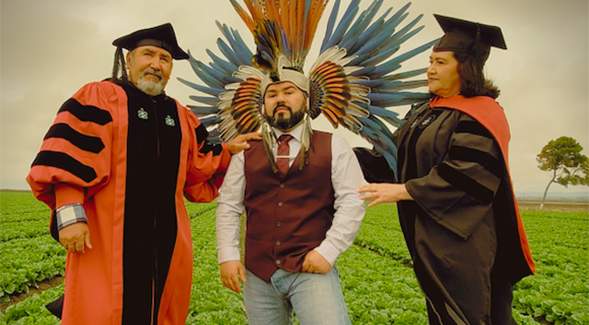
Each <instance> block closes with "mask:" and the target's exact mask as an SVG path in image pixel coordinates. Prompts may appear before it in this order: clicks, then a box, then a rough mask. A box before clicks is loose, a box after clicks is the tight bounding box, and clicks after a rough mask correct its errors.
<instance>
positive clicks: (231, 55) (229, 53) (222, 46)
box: [217, 38, 241, 66]
mask: <svg viewBox="0 0 589 325" xmlns="http://www.w3.org/2000/svg"><path fill="white" fill-rule="evenodd" d="M217 46H219V50H221V53H223V55H225V57H226V58H227V59H228V60H229V62H231V63H233V64H235V65H236V66H239V65H240V61H241V60H240V58H239V57H238V56H237V54H236V53H235V52H234V51H233V50H232V49H231V48H230V47H229V46H228V45H227V43H225V41H223V40H222V39H220V38H218V39H217Z"/></svg>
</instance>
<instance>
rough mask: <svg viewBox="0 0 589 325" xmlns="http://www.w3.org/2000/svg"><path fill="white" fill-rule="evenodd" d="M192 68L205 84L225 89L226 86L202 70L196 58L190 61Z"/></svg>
mask: <svg viewBox="0 0 589 325" xmlns="http://www.w3.org/2000/svg"><path fill="white" fill-rule="evenodd" d="M189 62H190V66H191V67H192V71H194V73H195V74H196V75H197V76H198V77H199V78H200V80H202V81H203V82H204V83H205V84H207V85H209V86H210V87H211V88H223V87H225V85H224V84H223V83H222V82H220V81H219V80H217V79H215V78H213V77H212V76H210V75H209V74H208V73H206V71H204V70H202V69H201V65H200V64H199V62H198V61H197V60H195V59H194V58H192V57H191V58H190V59H189Z"/></svg>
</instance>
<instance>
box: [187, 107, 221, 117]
mask: <svg viewBox="0 0 589 325" xmlns="http://www.w3.org/2000/svg"><path fill="white" fill-rule="evenodd" d="M186 107H188V108H190V110H191V111H192V113H194V115H196V116H198V117H204V116H207V115H211V114H217V113H218V112H219V108H218V107H217V106H194V105H186Z"/></svg>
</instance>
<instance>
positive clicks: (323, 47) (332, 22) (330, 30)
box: [320, 0, 340, 53]
mask: <svg viewBox="0 0 589 325" xmlns="http://www.w3.org/2000/svg"><path fill="white" fill-rule="evenodd" d="M339 5H340V0H336V1H335V3H334V4H333V9H332V10H331V15H329V20H328V22H327V27H326V30H325V37H323V42H321V50H320V52H321V53H323V52H325V50H327V43H328V42H329V39H330V38H331V34H332V33H333V26H334V25H335V20H336V18H337V13H338V11H339Z"/></svg>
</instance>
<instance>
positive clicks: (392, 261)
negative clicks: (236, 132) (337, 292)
mask: <svg viewBox="0 0 589 325" xmlns="http://www.w3.org/2000/svg"><path fill="white" fill-rule="evenodd" d="M2 198H3V199H4V197H2ZM3 204H4V201H3ZM187 208H188V210H189V215H190V216H191V226H192V232H193V246H194V273H193V287H192V297H191V305H190V312H189V316H188V322H187V324H246V323H247V321H246V319H245V316H244V311H243V303H242V299H241V296H240V295H238V294H235V293H233V292H232V291H230V290H229V289H226V288H225V287H223V286H222V284H221V281H220V279H219V268H218V265H217V259H216V251H215V246H216V245H215V242H216V239H215V217H214V214H215V204H214V203H210V204H188V205H187ZM3 210H4V207H3ZM41 212H42V213H43V214H45V212H44V211H41ZM45 215H46V214H45ZM569 216H570V218H569ZM3 217H4V215H3ZM42 218H45V217H42ZM42 218H39V220H41V219H42ZM523 218H524V223H525V225H526V230H527V232H528V237H529V240H530V245H531V248H532V252H533V255H534V259H535V261H536V265H537V269H538V274H537V275H535V276H531V277H527V278H525V279H524V280H522V281H520V282H519V283H518V284H517V285H516V287H514V317H515V318H516V321H517V322H518V323H519V324H524V325H531V324H537V323H536V322H535V321H534V320H533V319H532V316H534V317H539V318H543V319H545V320H546V321H548V322H550V323H556V324H589V318H588V317H589V316H588V315H589V307H587V306H589V301H588V299H589V298H588V297H589V284H587V279H588V275H589V271H588V270H589V265H588V260H589V254H588V252H587V250H588V247H589V244H588V242H587V241H588V238H587V235H586V234H587V233H588V232H589V231H588V230H589V229H588V224H589V220H587V219H588V217H587V214H575V213H547V212H540V213H539V212H527V211H526V212H523ZM32 220H35V219H32ZM45 220H46V219H45ZM31 222H32V221H31ZM14 224H16V223H14ZM23 224H24V223H23ZM32 224H35V222H32ZM0 226H2V222H0ZM39 227H40V225H39ZM43 238H44V239H43ZM36 241H38V242H36ZM13 242H14V243H15V244H14V245H15V246H14V247H13V248H14V249H17V248H18V247H21V248H20V249H21V250H19V251H18V253H12V251H11V248H10V247H9V246H8V245H10V244H12V243H13ZM19 242H20V246H19V244H18V243H19ZM27 242H28V243H29V244H26V243H27ZM50 244H53V245H54V248H52V249H55V251H52V250H51V249H50V248H46V249H45V250H46V251H47V254H46V255H43V257H42V258H41V259H46V260H50V256H52V257H51V258H53V256H54V255H56V257H55V258H56V259H57V260H60V261H61V263H63V259H64V258H63V255H64V253H63V249H61V248H60V246H59V245H58V244H57V243H54V242H53V241H52V239H51V238H50V237H49V236H43V237H38V238H32V239H31V238H22V237H20V238H17V239H14V240H11V241H10V242H0V253H2V256H3V257H4V256H16V255H22V256H23V258H25V257H26V255H27V254H29V255H34V253H37V252H38V251H39V252H41V251H43V248H41V249H39V247H44V246H43V245H48V246H47V247H51V245H50ZM27 245H28V248H29V251H32V250H31V249H30V248H31V247H34V251H35V252H29V253H27V252H25V250H26V249H25V247H27ZM23 249H25V250H23ZM15 252H17V251H15ZM60 252H62V253H60ZM6 254H8V255H6ZM60 254H62V255H61V256H60ZM28 258H29V259H30V260H29V261H32V260H31V257H28ZM5 260H11V259H6V258H3V259H2V262H3V263H4V261H5ZM25 260H26V258H25ZM33 260H34V259H33ZM409 261H410V258H409V254H408V252H407V249H406V247H405V243H404V239H403V235H402V232H401V230H400V227H399V223H398V217H397V215H396V208H395V207H394V206H386V205H385V206H377V207H374V208H370V209H369V210H368V213H367V215H366V218H365V220H364V222H363V225H362V228H361V231H360V233H359V235H358V237H357V240H356V246H353V247H352V248H351V249H350V250H349V251H348V252H346V253H345V254H344V255H342V256H341V258H340V259H339V260H338V268H339V271H340V276H341V281H342V288H343V290H344V296H345V299H346V302H347V305H348V310H349V313H350V317H351V319H352V322H353V323H354V324H377V323H390V322H392V321H394V322H395V323H397V324H419V323H426V312H425V299H424V297H423V295H422V294H421V291H420V290H419V286H418V284H417V281H416V279H415V277H414V275H413V271H412V270H411V268H410V267H407V266H410V263H409ZM20 263H22V264H20V266H19V264H15V265H12V266H11V265H3V264H2V265H0V271H1V273H0V283H1V280H2V279H3V278H4V277H6V276H8V275H9V274H11V272H12V271H15V270H17V269H26V268H27V267H23V265H28V264H30V263H31V262H27V261H23V262H20ZM11 270H12V271H11ZM61 270H63V266H61ZM12 273H14V272H12ZM14 281H17V280H14ZM17 282H18V281H17ZM15 283H16V282H15ZM27 283H30V281H29V282H27ZM33 283H34V282H33ZM29 285H30V284H29ZM33 285H34V284H33ZM15 292H16V290H15ZM41 296H43V295H41ZM31 299H33V298H29V299H27V300H25V301H23V302H21V303H19V304H17V305H15V306H12V307H10V308H9V309H8V310H7V311H6V315H5V316H2V315H0V324H1V323H2V317H4V319H5V321H6V322H8V323H13V322H16V321H17V320H18V322H17V324H37V323H39V324H53V323H51V322H48V323H47V322H45V321H44V320H43V321H41V320H39V319H44V318H43V317H48V318H49V319H51V318H52V316H50V315H48V314H47V313H45V309H44V308H38V309H35V308H37V307H26V306H28V305H27V304H31V306H33V305H34V306H36V305H35V304H36V303H35V304H33V303H31V302H30V301H32V300H31ZM34 300H35V301H42V302H39V303H38V304H39V306H42V305H43V304H45V303H47V302H49V301H51V300H53V298H46V299H45V298H42V297H40V296H38V297H35V298H34ZM23 306H25V307H23ZM21 309H23V310H26V312H25V313H24V314H23V313H22V312H20V311H19V312H18V313H16V311H17V310H21ZM15 315H16V316H15ZM23 315H24V316H23ZM31 319H36V320H37V321H30V320H31ZM53 319H54V320H55V318H53Z"/></svg>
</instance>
